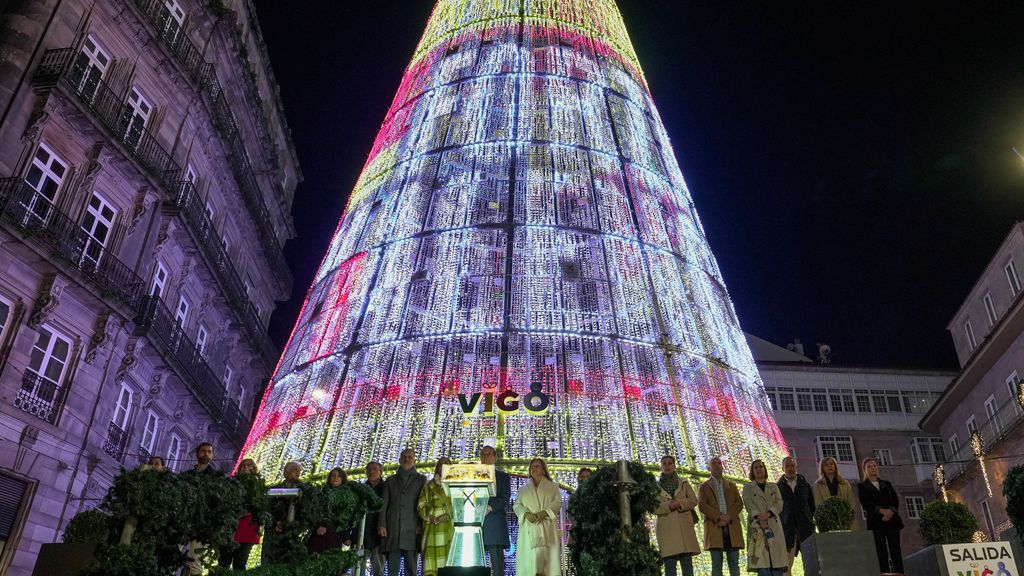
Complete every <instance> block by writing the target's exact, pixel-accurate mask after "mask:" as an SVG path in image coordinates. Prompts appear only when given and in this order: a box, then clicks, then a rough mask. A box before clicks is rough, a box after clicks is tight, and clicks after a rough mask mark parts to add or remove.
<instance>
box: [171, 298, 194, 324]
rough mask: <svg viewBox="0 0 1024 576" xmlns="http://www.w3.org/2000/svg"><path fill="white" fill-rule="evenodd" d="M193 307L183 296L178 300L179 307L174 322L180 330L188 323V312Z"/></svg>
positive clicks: (175, 312)
mask: <svg viewBox="0 0 1024 576" xmlns="http://www.w3.org/2000/svg"><path fill="white" fill-rule="evenodd" d="M190 307H191V305H190V304H189V303H188V299H187V298H185V297H184V296H182V297H181V298H179V299H178V307H177V308H175V310H174V322H175V323H177V325H178V327H179V328H184V327H185V324H186V323H187V322H188V310H189V308H190Z"/></svg>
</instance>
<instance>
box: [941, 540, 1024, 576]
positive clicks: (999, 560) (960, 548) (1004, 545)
mask: <svg viewBox="0 0 1024 576" xmlns="http://www.w3.org/2000/svg"><path fill="white" fill-rule="evenodd" d="M942 552H943V555H944V557H945V559H946V569H947V571H948V573H949V576H1021V574H1020V572H1019V571H1018V570H1017V562H1016V561H1015V560H1014V558H1013V550H1012V549H1011V548H1010V544H1009V543H1008V542H987V543H984V544H946V545H944V546H943V547H942Z"/></svg>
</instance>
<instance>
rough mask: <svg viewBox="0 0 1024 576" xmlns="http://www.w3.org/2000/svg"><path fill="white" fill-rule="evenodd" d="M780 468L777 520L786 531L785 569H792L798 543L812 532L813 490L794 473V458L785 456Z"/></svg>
mask: <svg viewBox="0 0 1024 576" xmlns="http://www.w3.org/2000/svg"><path fill="white" fill-rule="evenodd" d="M782 470H783V472H784V474H783V476H782V477H781V478H779V492H781V493H782V514H781V515H780V516H779V520H780V521H781V522H782V529H783V531H784V532H785V533H786V550H788V551H789V568H787V570H792V569H793V558H794V557H796V554H797V553H798V552H799V551H800V543H801V542H803V541H804V540H806V539H807V538H808V537H810V536H811V535H812V534H814V492H813V491H811V485H810V484H808V483H807V479H806V478H804V477H803V476H802V475H800V474H797V473H796V470H797V467H796V458H794V457H792V456H787V457H786V458H785V459H784V460H783V461H782Z"/></svg>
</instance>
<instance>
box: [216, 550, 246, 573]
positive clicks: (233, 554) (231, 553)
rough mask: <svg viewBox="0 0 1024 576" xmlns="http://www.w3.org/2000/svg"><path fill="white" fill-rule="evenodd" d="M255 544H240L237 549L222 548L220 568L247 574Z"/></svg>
mask: <svg viewBox="0 0 1024 576" xmlns="http://www.w3.org/2000/svg"><path fill="white" fill-rule="evenodd" d="M252 547H253V544H239V545H238V546H236V547H235V548H221V550H220V567H221V568H230V569H232V570H237V571H240V572H245V565H246V563H248V562H249V553H250V552H252Z"/></svg>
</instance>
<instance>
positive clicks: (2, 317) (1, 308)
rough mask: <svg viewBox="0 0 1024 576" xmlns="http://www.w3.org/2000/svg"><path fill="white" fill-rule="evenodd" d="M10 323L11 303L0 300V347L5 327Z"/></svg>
mask: <svg viewBox="0 0 1024 576" xmlns="http://www.w3.org/2000/svg"><path fill="white" fill-rule="evenodd" d="M10 323H11V303H10V302H8V301H6V300H2V299H0V346H3V343H4V337H5V336H6V335H7V326H9V325H10Z"/></svg>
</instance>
